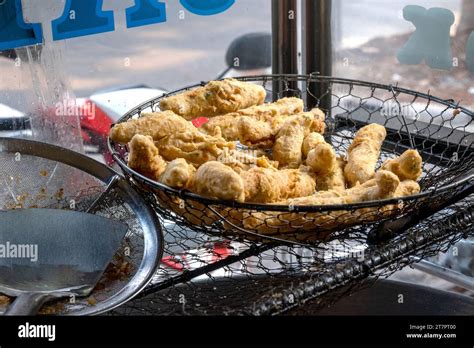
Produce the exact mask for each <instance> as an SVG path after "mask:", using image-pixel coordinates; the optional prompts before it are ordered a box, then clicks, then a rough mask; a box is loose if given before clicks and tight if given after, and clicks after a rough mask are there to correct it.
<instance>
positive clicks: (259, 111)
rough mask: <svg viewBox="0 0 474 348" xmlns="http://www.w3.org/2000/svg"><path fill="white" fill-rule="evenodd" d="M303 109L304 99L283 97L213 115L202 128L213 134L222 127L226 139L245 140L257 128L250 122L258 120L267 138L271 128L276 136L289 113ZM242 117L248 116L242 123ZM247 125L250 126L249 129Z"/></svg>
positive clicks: (295, 112)
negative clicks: (220, 114)
mask: <svg viewBox="0 0 474 348" xmlns="http://www.w3.org/2000/svg"><path fill="white" fill-rule="evenodd" d="M303 109H304V103H303V100H301V99H299V98H283V99H280V100H278V101H276V102H275V103H268V104H263V105H256V106H252V107H250V108H247V109H242V110H238V111H235V112H232V113H228V114H226V115H222V116H217V117H213V118H211V119H210V120H209V121H208V122H207V123H205V124H204V125H203V126H202V127H201V130H202V131H203V132H205V133H208V134H212V133H213V132H215V129H216V128H220V129H221V132H222V136H223V137H224V139H226V140H228V141H237V140H239V139H241V138H242V140H243V141H244V142H245V141H246V140H245V139H246V135H249V136H251V134H252V133H253V132H254V131H255V129H253V128H254V126H253V125H252V123H249V122H252V121H256V122H258V124H259V126H260V127H262V125H263V127H265V128H267V133H263V134H262V135H261V137H262V138H263V139H264V140H265V138H266V137H269V136H270V135H269V134H268V132H270V131H269V130H271V132H270V133H271V134H273V136H274V135H275V134H276V133H277V132H278V129H279V128H280V127H281V125H282V124H283V122H284V121H285V119H286V118H287V117H288V116H289V115H294V114H298V113H300V112H303ZM242 117H246V118H245V121H242V122H244V123H243V124H242V125H241V124H240V122H239V120H240V118H242ZM241 127H242V129H241ZM247 127H249V128H248V130H247ZM249 133H250V134H249ZM242 140H241V141H242ZM250 140H251V139H249V141H250ZM252 141H253V143H257V141H256V140H255V139H254V140H252ZM244 142H242V143H244Z"/></svg>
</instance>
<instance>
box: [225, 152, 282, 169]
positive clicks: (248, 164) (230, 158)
mask: <svg viewBox="0 0 474 348" xmlns="http://www.w3.org/2000/svg"><path fill="white" fill-rule="evenodd" d="M217 160H218V161H219V162H222V163H224V164H225V165H226V166H228V167H230V168H232V169H233V170H235V171H236V172H237V173H241V172H243V171H246V170H249V169H250V168H252V167H263V168H270V167H273V168H278V162H276V161H272V160H270V159H268V157H266V156H265V155H262V154H260V153H259V152H258V151H255V150H243V151H241V150H230V151H229V150H228V149H224V151H223V152H222V153H221V155H220V156H219V158H218V159H217Z"/></svg>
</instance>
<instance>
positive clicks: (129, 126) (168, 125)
mask: <svg viewBox="0 0 474 348" xmlns="http://www.w3.org/2000/svg"><path fill="white" fill-rule="evenodd" d="M192 128H196V127H194V125H193V124H192V123H190V122H188V121H186V120H185V119H183V118H182V117H181V116H178V115H176V114H175V113H174V112H172V111H165V112H155V113H144V114H142V115H141V117H140V118H138V119H134V120H129V121H127V122H123V123H119V124H116V125H115V126H113V127H112V129H111V130H110V138H111V139H112V140H113V141H115V142H117V143H121V144H127V143H128V142H130V140H132V138H133V136H134V135H136V134H141V135H149V136H151V137H152V138H153V140H155V141H156V140H159V139H162V138H164V137H166V136H168V135H171V134H175V133H179V132H184V131H186V130H189V129H192Z"/></svg>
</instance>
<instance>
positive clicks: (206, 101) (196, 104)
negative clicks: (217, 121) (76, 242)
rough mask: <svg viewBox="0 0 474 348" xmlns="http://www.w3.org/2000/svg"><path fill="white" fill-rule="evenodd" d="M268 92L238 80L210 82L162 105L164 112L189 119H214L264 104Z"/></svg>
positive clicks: (172, 97)
mask: <svg viewBox="0 0 474 348" xmlns="http://www.w3.org/2000/svg"><path fill="white" fill-rule="evenodd" d="M265 97H266V92H265V89H264V88H263V87H262V86H258V85H255V84H252V83H247V82H242V81H238V80H235V79H226V80H223V81H211V82H209V83H208V84H207V85H205V86H204V87H198V88H195V89H193V90H191V91H188V92H184V93H180V94H177V95H174V96H171V97H168V98H165V99H163V100H162V101H161V102H160V109H161V110H171V111H173V112H175V113H176V114H178V115H180V116H183V117H184V118H185V119H187V120H192V119H194V118H196V117H212V116H217V115H222V114H227V113H229V112H234V111H237V110H240V109H245V108H248V107H250V106H253V105H259V104H262V103H263V102H264V101H265Z"/></svg>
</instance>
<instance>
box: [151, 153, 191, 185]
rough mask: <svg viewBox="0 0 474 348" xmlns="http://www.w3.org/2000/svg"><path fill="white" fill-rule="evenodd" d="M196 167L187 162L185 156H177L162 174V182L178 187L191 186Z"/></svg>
mask: <svg viewBox="0 0 474 348" xmlns="http://www.w3.org/2000/svg"><path fill="white" fill-rule="evenodd" d="M195 173H196V168H194V166H193V165H191V164H189V163H188V162H186V160H185V159H184V158H177V159H175V160H173V161H171V162H170V163H168V165H167V166H166V169H165V171H164V172H163V173H162V174H161V176H160V180H159V181H160V182H161V183H163V184H165V185H167V186H169V187H172V188H176V189H184V188H189V187H190V185H191V183H192V180H193V178H194V174H195Z"/></svg>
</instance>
